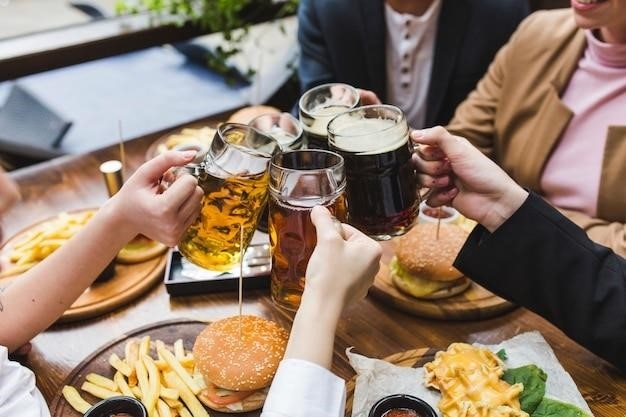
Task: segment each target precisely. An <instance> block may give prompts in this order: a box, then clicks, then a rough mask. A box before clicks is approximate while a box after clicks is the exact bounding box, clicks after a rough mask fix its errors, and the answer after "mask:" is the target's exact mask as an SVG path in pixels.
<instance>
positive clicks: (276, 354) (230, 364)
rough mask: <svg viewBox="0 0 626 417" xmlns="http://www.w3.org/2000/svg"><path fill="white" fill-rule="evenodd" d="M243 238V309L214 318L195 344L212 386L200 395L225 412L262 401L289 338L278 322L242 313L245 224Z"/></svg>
mask: <svg viewBox="0 0 626 417" xmlns="http://www.w3.org/2000/svg"><path fill="white" fill-rule="evenodd" d="M240 242H241V247H240V250H241V251H242V253H241V256H240V259H241V262H240V265H239V314H238V315H237V316H233V317H228V318H225V319H222V320H217V321H214V322H212V323H211V324H209V325H208V326H207V327H206V328H205V329H204V330H203V331H202V332H201V333H200V334H199V335H198V336H197V337H196V341H195V343H194V346H193V356H194V359H195V364H196V369H197V370H198V371H199V372H200V374H201V375H202V377H203V379H204V382H205V383H206V386H207V388H205V389H203V390H202V391H201V392H200V393H199V394H198V398H199V399H200V401H201V402H202V403H203V404H204V405H206V406H207V407H209V408H211V409H213V410H216V411H222V412H226V413H238V412H246V411H252V410H256V409H259V408H261V407H263V404H264V402H265V398H266V397H267V393H268V390H269V386H270V383H271V382H272V379H273V378H274V375H275V374H276V371H277V370H278V365H279V363H280V361H281V360H282V359H283V356H284V354H285V349H286V348H287V340H288V338H289V333H288V332H287V331H286V330H285V329H283V328H282V327H281V326H280V325H278V324H277V323H275V322H273V321H270V320H266V319H264V318H262V317H257V316H251V315H244V314H243V313H242V305H243V266H242V265H243V259H244V257H243V225H241V226H240Z"/></svg>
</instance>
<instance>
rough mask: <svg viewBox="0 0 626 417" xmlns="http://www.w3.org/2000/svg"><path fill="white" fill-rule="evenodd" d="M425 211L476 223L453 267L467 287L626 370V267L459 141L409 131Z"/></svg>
mask: <svg viewBox="0 0 626 417" xmlns="http://www.w3.org/2000/svg"><path fill="white" fill-rule="evenodd" d="M412 138H413V140H414V141H416V142H418V143H420V144H421V145H420V151H419V152H420V154H421V156H422V157H420V158H415V162H416V164H417V166H418V169H419V170H420V172H422V174H420V181H421V182H422V184H426V185H427V186H431V187H433V188H432V190H431V191H432V192H431V194H430V196H429V198H428V202H429V204H431V205H435V206H436V205H440V204H450V203H451V204H452V205H453V206H454V207H455V208H457V209H458V210H459V211H460V212H461V213H463V214H464V215H465V216H467V217H469V218H472V219H474V220H476V221H478V222H479V223H480V224H481V225H482V226H477V227H476V228H475V229H474V231H473V232H472V234H471V235H470V237H469V238H468V240H467V242H466V245H465V246H464V248H463V249H462V251H461V253H460V254H459V257H458V259H457V262H456V266H457V267H458V268H459V269H460V270H462V271H463V272H464V273H466V274H467V275H468V276H470V277H471V278H472V279H473V280H474V281H476V282H478V283H479V284H481V285H485V286H486V287H487V288H489V289H490V290H492V291H494V292H495V293H497V294H500V295H502V296H504V297H506V298H509V299H511V300H513V301H515V302H517V303H519V304H521V305H523V306H525V307H528V308H529V309H531V310H533V311H535V312H537V313H538V314H541V315H542V316H544V317H545V318H546V319H548V320H550V321H551V322H552V323H554V324H555V325H556V326H559V327H560V328H561V329H562V330H563V331H564V332H565V333H567V334H568V335H569V336H570V337H571V338H572V339H574V340H576V341H578V342H579V343H580V344H582V345H584V346H586V347H588V348H589V349H590V350H592V351H593V352H595V353H596V354H598V355H599V356H601V357H603V358H605V359H607V360H608V361H610V362H612V363H613V364H615V365H616V366H618V367H620V369H622V370H626V358H625V357H624V355H623V352H624V350H625V349H626V261H625V260H624V258H622V257H620V256H618V255H616V254H615V253H613V252H612V251H611V250H610V249H608V248H606V247H602V246H600V245H598V244H596V243H594V242H593V241H591V240H590V239H589V238H588V237H587V235H586V234H585V232H584V231H583V230H582V229H580V228H579V227H578V226H576V225H575V224H574V223H572V222H571V221H569V220H568V219H567V218H566V217H565V216H563V215H562V214H561V213H559V212H558V211H557V210H556V209H554V208H552V207H551V206H550V205H549V204H548V203H546V202H545V201H543V200H542V199H541V198H539V197H538V196H536V195H534V194H531V195H530V196H529V194H528V192H526V191H525V190H523V189H522V188H521V187H520V186H519V185H517V184H516V183H515V182H514V181H513V180H512V179H511V178H510V177H509V176H508V175H506V174H505V173H504V171H502V169H500V168H499V167H498V166H497V165H496V164H495V163H494V162H493V161H491V160H489V159H488V158H485V157H484V156H482V155H481V154H480V152H479V151H478V150H477V149H476V148H474V147H473V146H471V145H470V144H469V143H468V142H467V140H465V139H464V138H461V137H458V136H453V135H451V134H449V133H448V132H446V131H445V129H443V128H440V127H438V128H433V129H426V130H424V131H420V132H413V133H412Z"/></svg>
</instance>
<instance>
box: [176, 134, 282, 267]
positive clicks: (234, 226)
mask: <svg viewBox="0 0 626 417" xmlns="http://www.w3.org/2000/svg"><path fill="white" fill-rule="evenodd" d="M277 152H279V146H278V143H277V142H276V141H275V140H274V139H272V138H270V137H269V136H267V135H264V134H262V133H260V132H258V131H257V130H256V129H253V128H251V127H250V126H247V125H242V124H237V123H225V124H222V125H220V126H219V127H218V128H217V132H216V133H215V138H214V139H213V141H212V142H211V147H210V148H209V150H208V152H207V154H206V156H205V158H204V161H203V162H202V163H201V164H200V165H198V166H196V167H195V168H194V170H195V174H196V176H197V177H198V185H199V186H200V187H201V188H202V190H203V191H204V197H203V199H202V209H201V212H200V216H199V217H198V219H197V220H196V221H195V222H194V223H193V224H192V225H191V226H190V227H189V228H188V229H187V231H186V232H185V234H184V235H183V238H182V239H181V241H180V242H179V244H178V250H179V251H180V252H181V254H182V255H183V256H184V257H185V258H187V259H188V260H189V261H191V262H193V263H194V264H196V265H198V266H201V267H203V268H206V269H210V270H214V271H229V270H230V269H232V268H233V267H235V266H236V265H238V264H239V262H240V261H241V255H242V254H243V252H244V251H245V249H246V248H247V247H248V244H249V243H250V240H251V239H252V235H253V234H254V231H255V228H256V225H257V221H258V219H259V215H260V214H261V210H262V208H263V206H264V204H265V203H266V201H267V184H268V179H269V172H268V167H269V163H270V160H271V157H272V155H274V154H276V153H277Z"/></svg>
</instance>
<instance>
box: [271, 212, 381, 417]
mask: <svg viewBox="0 0 626 417" xmlns="http://www.w3.org/2000/svg"><path fill="white" fill-rule="evenodd" d="M311 220H312V221H313V224H314V225H315V228H316V229H317V246H316V248H315V251H314V252H313V255H312V256H311V259H310V260H309V265H308V267H307V273H306V280H307V281H306V286H305V290H304V294H303V295H302V302H301V304H300V308H299V309H298V312H297V313H296V316H295V318H294V322H293V326H292V329H291V334H290V336H289V342H288V344H287V350H286V352H285V357H284V360H283V362H282V363H281V365H280V367H279V368H278V372H277V373H276V377H275V378H274V381H273V383H272V386H271V388H270V392H269V394H268V397H267V400H266V402H265V407H264V408H263V414H262V415H263V417H305V416H315V417H326V416H328V417H330V416H334V417H339V416H343V414H344V408H345V392H344V391H345V384H344V381H343V380H342V379H340V378H338V377H337V376H335V375H333V374H332V373H331V372H330V371H329V369H330V367H331V364H332V356H333V346H334V339H335V328H336V326H337V322H338V321H339V317H340V315H341V312H342V311H343V309H344V307H345V306H346V305H349V304H350V303H353V302H355V301H357V300H359V299H361V298H363V297H364V296H365V294H367V289H368V288H369V286H370V285H371V284H372V282H373V280H374V276H375V275H376V273H377V272H378V267H379V261H380V256H381V253H382V252H381V248H380V245H379V244H378V243H377V242H374V241H373V240H371V239H370V238H368V237H367V236H365V235H363V234H362V233H361V232H359V231H357V230H356V229H354V228H353V227H351V226H349V225H345V224H344V225H342V230H341V232H340V231H338V230H337V228H336V226H335V225H334V223H333V220H332V217H331V216H330V213H329V212H328V211H327V210H326V209H324V208H322V207H316V208H314V209H313V212H312V214H311ZM329 259H342V262H341V263H337V262H332V263H331V262H328V260H329ZM338 278H341V279H338Z"/></svg>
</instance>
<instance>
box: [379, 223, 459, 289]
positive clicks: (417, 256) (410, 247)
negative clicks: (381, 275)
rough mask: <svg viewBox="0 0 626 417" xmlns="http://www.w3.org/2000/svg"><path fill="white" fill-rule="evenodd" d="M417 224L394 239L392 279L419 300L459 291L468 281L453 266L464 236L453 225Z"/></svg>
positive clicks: (391, 266) (390, 264)
mask: <svg viewBox="0 0 626 417" xmlns="http://www.w3.org/2000/svg"><path fill="white" fill-rule="evenodd" d="M437 227H438V226H437V224H436V223H418V224H416V225H415V226H414V227H413V228H412V229H411V230H410V231H408V232H407V233H406V234H405V235H403V236H401V237H399V238H398V240H397V246H396V249H395V256H394V257H393V258H392V259H391V261H390V263H389V270H390V275H391V280H392V282H393V283H394V285H395V286H396V287H397V288H398V290H400V291H401V292H403V293H405V294H408V295H410V296H413V297H416V298H422V299H429V300H431V299H439V298H446V297H451V296H453V295H456V294H459V293H461V292H463V291H465V290H466V289H467V287H469V285H470V283H471V281H470V280H469V279H468V278H467V277H466V276H464V275H463V274H462V273H461V272H460V271H459V270H458V269H456V268H455V267H454V266H452V263H453V262H454V259H455V258H456V256H457V254H458V253H459V250H460V249H461V247H462V246H463V244H464V243H465V240H466V239H467V232H466V231H465V230H463V229H461V228H460V227H459V226H457V225H455V224H449V223H441V224H439V232H437Z"/></svg>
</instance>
